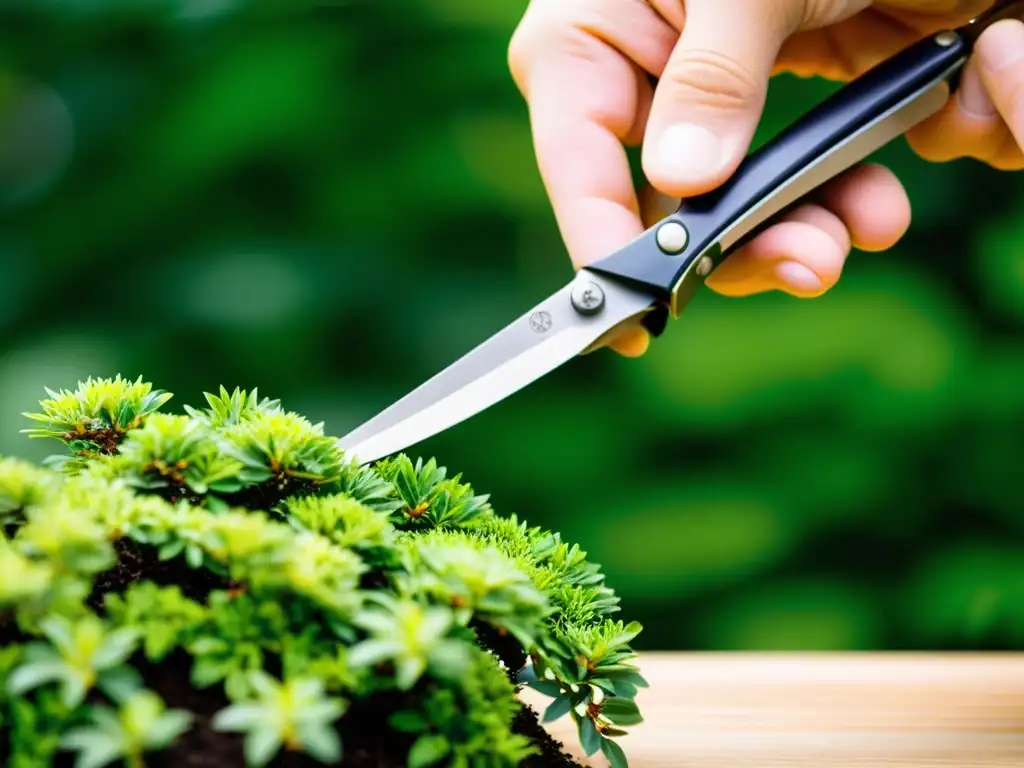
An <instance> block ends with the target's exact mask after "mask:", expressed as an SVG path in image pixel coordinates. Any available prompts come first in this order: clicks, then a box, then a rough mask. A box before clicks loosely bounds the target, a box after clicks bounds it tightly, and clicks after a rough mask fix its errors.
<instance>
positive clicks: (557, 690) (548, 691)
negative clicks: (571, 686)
mask: <svg viewBox="0 0 1024 768" xmlns="http://www.w3.org/2000/svg"><path fill="white" fill-rule="evenodd" d="M529 687H530V688H532V689H533V690H535V691H540V692H541V693H543V694H544V695H545V696H561V695H562V686H560V685H559V684H558V683H556V682H554V681H553V680H538V681H537V682H535V683H529Z"/></svg>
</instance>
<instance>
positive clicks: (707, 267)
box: [697, 256, 715, 277]
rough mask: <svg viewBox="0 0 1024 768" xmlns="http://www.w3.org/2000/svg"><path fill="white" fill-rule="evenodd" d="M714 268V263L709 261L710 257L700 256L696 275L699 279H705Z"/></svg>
mask: <svg viewBox="0 0 1024 768" xmlns="http://www.w3.org/2000/svg"><path fill="white" fill-rule="evenodd" d="M714 266H715V263H714V262H713V261H711V257H710V256H702V257H701V259H700V261H698V262H697V274H698V275H700V276H701V277H707V276H708V275H710V274H711V269H712V268H713V267H714Z"/></svg>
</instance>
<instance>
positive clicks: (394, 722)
mask: <svg viewBox="0 0 1024 768" xmlns="http://www.w3.org/2000/svg"><path fill="white" fill-rule="evenodd" d="M388 723H390V725H391V727H392V728H394V729H395V730H396V731H402V732H403V733H418V732H419V731H425V730H426V729H427V725H428V723H427V721H426V720H424V719H423V716H422V715H421V714H419V713H418V712H413V711H411V710H404V711H402V712H395V714H393V715H392V716H391V717H390V718H388Z"/></svg>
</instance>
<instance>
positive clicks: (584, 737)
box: [579, 717, 601, 757]
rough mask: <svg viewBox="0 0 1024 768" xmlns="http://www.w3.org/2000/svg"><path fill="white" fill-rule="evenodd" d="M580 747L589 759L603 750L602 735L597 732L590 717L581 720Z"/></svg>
mask: <svg viewBox="0 0 1024 768" xmlns="http://www.w3.org/2000/svg"><path fill="white" fill-rule="evenodd" d="M579 734H580V745H581V746H582V747H583V751H584V752H585V753H586V755H587V757H590V756H591V755H593V754H594V753H595V752H597V750H599V749H600V748H601V734H599V733H598V732H597V728H596V727H595V726H594V721H593V720H591V719H590V718H589V717H584V718H581V719H580V724H579Z"/></svg>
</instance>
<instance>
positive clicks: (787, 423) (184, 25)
mask: <svg viewBox="0 0 1024 768" xmlns="http://www.w3.org/2000/svg"><path fill="white" fill-rule="evenodd" d="M2 8H3V9H4V10H2V11H0V206H2V216H3V220H2V226H0V406H2V407H0V453H8V454H16V455H21V456H26V457H31V458H40V457H42V456H44V455H45V454H47V453H49V452H51V451H52V449H53V446H50V445H44V444H41V443H35V442H30V441H28V440H27V439H26V438H24V437H23V436H21V435H19V434H18V430H19V429H20V428H21V427H22V426H24V424H25V422H24V420H23V419H22V417H21V416H20V415H19V414H20V412H22V411H24V410H27V409H30V408H32V407H33V405H34V404H35V403H36V401H37V400H38V399H39V398H40V397H41V396H43V394H44V393H43V387H44V386H49V387H52V388H57V387H73V386H74V385H75V383H76V381H77V380H78V379H80V378H83V377H85V376H88V375H112V374H114V373H117V372H120V373H123V374H125V375H128V376H132V377H134V376H138V375H142V376H144V377H146V378H147V379H148V380H150V381H153V382H154V383H155V384H156V385H157V386H159V387H162V388H166V389H170V390H172V391H174V392H175V393H176V395H177V397H176V399H175V400H174V401H172V403H174V404H176V407H177V408H178V409H180V408H181V405H182V404H183V403H185V402H192V403H194V402H197V401H199V400H200V399H201V393H202V392H203V391H204V390H211V389H213V388H215V387H217V386H218V385H220V384H225V385H227V386H228V387H234V386H236V385H237V386H242V387H247V388H251V387H258V388H259V389H260V392H261V393H262V394H265V395H268V396H274V397H281V398H283V400H284V402H285V405H286V406H288V407H289V408H291V409H295V410H298V411H300V412H303V413H305V414H307V415H308V416H309V417H310V418H312V419H313V420H314V421H320V420H323V421H324V422H325V423H326V429H327V430H328V432H329V433H331V434H335V435H341V434H344V433H345V432H346V431H348V430H349V429H351V428H353V427H355V426H356V425H357V424H358V423H360V422H361V421H362V420H364V419H365V418H367V417H369V416H371V415H372V414H373V413H375V412H376V411H377V410H378V409H380V408H382V407H384V406H385V405H387V404H389V403H390V402H391V401H393V400H394V399H395V398H397V397H399V396H400V395H402V394H404V393H405V392H406V391H408V390H409V389H410V388H412V387H413V386H415V385H417V384H418V383H420V382H421V381H422V380H424V379H425V378H427V377H428V376H430V375H432V374H433V373H435V372H436V371H437V370H439V369H440V368H442V367H443V366H445V365H446V364H448V363H449V362H451V361H452V360H454V359H455V358H456V357H458V356H459V355H460V354H462V353H463V352H464V351H466V350H468V349H469V348H470V347H471V346H473V345H474V344H476V343H477V342H479V341H481V340H482V339H483V338H485V337H486V336H487V335H488V334H490V333H491V332H493V331H495V330H497V329H498V328H499V327H501V326H502V325H504V324H505V323H506V322H508V321H509V320H511V319H512V318H514V317H516V316H517V315H518V314H519V313H521V312H522V311H524V310H525V309H526V308H527V307H528V306H530V305H531V304H532V303H534V302H535V301H537V300H539V299H540V298H542V297H543V296H545V295H547V293H549V292H550V291H552V290H554V289H555V288H557V287H558V286H560V285H561V284H562V283H563V282H564V281H566V280H567V279H568V278H569V277H570V276H571V268H570V266H569V262H568V259H567V258H566V256H565V254H564V250H563V247H562V244H561V242H560V239H559V236H558V232H557V230H556V227H555V223H554V220H553V217H552V214H551V211H550V209H549V207H548V204H547V201H546V198H545V196H544V192H543V188H542V186H541V183H540V180H539V176H538V173H537V170H536V166H535V163H534V159H533V154H532V148H531V142H530V135H529V125H528V120H527V113H526V109H525V105H524V104H523V103H522V100H521V98H520V96H519V94H518V92H517V91H516V90H515V88H514V86H513V83H512V81H511V79H510V77H509V75H508V72H507V68H506V58H505V57H506V48H507V43H508V39H509V36H510V35H511V33H512V31H513V29H514V27H515V25H516V24H517V22H518V20H519V18H520V17H521V14H522V12H523V10H524V8H525V0H488V1H487V2H480V1H479V0H401V2H377V3H367V2H360V3H344V2H338V3H326V2H313V1H312V0H306V1H305V2H303V1H302V0H289V2H280V3H264V4H262V5H261V4H258V3H257V4H256V5H248V4H247V5H245V6H244V7H243V6H242V5H241V4H240V0H239V2H236V1H235V0H148V2H141V0H121V1H120V2H117V1H116V0H105V1H101V0H93V1H91V2H86V1H85V0H80V1H77V2H59V3H58V2H51V1H44V0H33V2H31V3H25V4H23V5H22V6H21V7H20V8H19V7H17V5H16V4H15V5H12V4H9V3H5V4H3V6H2ZM831 89H832V86H831V85H829V84H826V83H822V82H813V81H811V82H807V81H797V80H795V79H787V78H781V79H779V80H778V81H777V82H776V83H775V84H774V85H773V87H772V91H771V94H770V99H769V113H768V116H767V118H766V120H765V123H764V126H763V129H762V132H761V135H760V136H759V140H762V139H763V138H765V137H766V136H769V135H771V134H772V133H773V132H775V131H777V130H779V129H780V128H781V127H782V126H783V125H785V123H786V122H787V121H788V120H790V119H791V118H793V117H795V116H796V115H797V113H799V112H800V111H802V110H804V109H806V108H808V107H809V106H810V104H811V102H812V101H814V100H817V99H820V98H821V97H822V96H823V95H825V94H826V93H827V92H828V91H830V90H831ZM883 155H884V158H883V159H885V160H886V161H888V162H890V163H891V164H892V166H893V167H894V168H896V170H897V171H898V173H899V174H900V175H901V177H902V178H903V179H904V180H905V181H906V183H907V185H908V188H909V191H910V195H911V198H912V201H913V204H914V215H915V219H914V225H913V229H912V232H911V234H910V235H909V236H908V237H907V238H906V240H905V241H904V242H903V243H902V244H901V245H900V246H899V247H897V248H896V249H894V250H893V251H892V252H889V253H886V254H880V255H879V254H870V255H869V254H861V253H858V254H855V255H854V256H853V257H852V259H851V261H850V262H849V264H848V267H847V270H846V273H845V277H844V279H843V280H842V281H841V284H840V285H839V286H838V287H837V288H836V289H835V290H833V291H832V292H831V293H829V294H828V295H827V296H826V297H824V298H821V299H818V300H815V301H800V300H797V299H793V298H790V297H787V296H783V295H768V296H763V297H758V298H753V299H745V300H730V299H724V298H721V297H718V296H716V295H714V294H712V293H711V292H710V291H705V292H704V293H703V294H702V295H701V296H700V297H699V298H698V300H697V301H695V302H694V304H693V305H692V307H691V309H690V310H689V312H688V314H687V315H686V316H685V320H683V321H681V322H679V323H677V324H675V325H674V326H672V327H670V329H669V331H670V332H668V333H667V334H666V335H665V336H664V337H663V338H662V339H660V340H659V341H658V342H657V343H656V345H655V346H654V347H653V349H652V350H651V352H650V353H649V354H648V355H647V356H646V357H645V358H644V359H642V360H638V361H628V360H624V359H620V358H617V357H616V356H614V355H611V354H608V353H602V354H598V355H593V356H589V357H586V358H583V359H581V360H579V361H577V362H576V363H575V364H573V365H571V366H568V367H566V368H563V369H562V370H560V371H559V372H557V373H556V374H555V375H553V376H550V377H549V378H547V379H545V380H544V381H542V382H540V383H539V384H537V385H536V386H534V387H532V388H531V389H530V390H529V391H528V392H525V393H521V394H520V395H519V396H516V397H514V398H512V399H510V400H508V401H506V402H504V403H503V404H501V405H500V406H498V407H495V408H493V409H491V410H490V411H488V412H486V413H484V414H482V415H480V416H478V417H477V418H475V419H473V420H472V421H470V422H467V423H464V424H462V425H460V426H458V427H457V428H455V429H452V430H451V431H449V432H447V433H446V434H444V435H441V436H439V437H437V438H434V439H432V440H430V441H429V442H428V443H425V444H423V445H422V446H419V447H418V448H417V452H418V453H424V454H427V455H436V456H437V457H438V458H439V460H440V461H441V462H442V463H445V464H447V465H448V466H450V467H451V468H453V469H454V470H456V471H462V472H463V473H464V475H465V477H466V478H467V479H468V480H470V481H471V482H472V483H473V484H474V485H475V487H477V489H478V490H480V491H481V492H489V493H491V494H492V499H493V501H494V503H495V505H496V506H497V507H498V508H499V509H500V510H502V511H505V512H513V511H514V512H517V513H519V514H520V515H522V516H525V517H526V518H527V519H529V520H530V521H532V522H534V523H537V524H541V525H544V526H549V527H552V528H555V529H558V530H561V531H562V532H564V534H565V535H566V536H567V537H568V538H570V539H573V540H577V541H579V542H580V543H581V544H582V546H583V547H584V548H585V549H586V550H588V551H589V552H590V554H591V556H592V558H594V559H595V560H597V561H598V562H600V563H602V564H603V566H604V567H605V569H606V571H607V573H608V574H609V577H610V581H611V583H612V585H613V586H615V587H616V588H617V589H618V590H619V591H620V593H621V594H622V596H623V600H624V608H625V612H626V615H628V616H629V617H630V618H639V619H640V620H642V621H643V623H644V624H645V625H646V630H645V632H644V634H643V635H642V636H641V639H640V640H641V642H640V646H641V647H643V648H665V649H687V648H700V649H877V648H884V649H904V648H913V649H981V648H1009V647H1017V648H1019V647H1021V643H1022V642H1024V545H1022V543H1021V534H1022V532H1024V514H1022V512H1024V501H1022V488H1021V486H1022V479H1024V461H1022V458H1024V215H1022V214H1024V174H1001V173H998V172H996V171H992V170H989V169H988V168H986V167H984V166H982V165H980V164H978V163H974V162H969V161H964V162H958V163H954V164H950V165H941V166H940V165H931V164H927V163H925V162H923V161H921V160H919V159H917V158H916V157H915V156H913V155H912V154H911V153H910V151H909V150H908V149H907V148H906V146H905V145H904V144H903V143H902V142H900V143H899V144H898V145H895V146H893V147H890V148H888V149H886V150H885V151H884V153H883Z"/></svg>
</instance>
